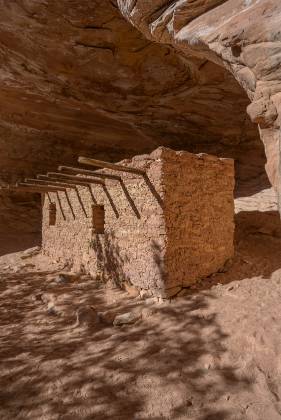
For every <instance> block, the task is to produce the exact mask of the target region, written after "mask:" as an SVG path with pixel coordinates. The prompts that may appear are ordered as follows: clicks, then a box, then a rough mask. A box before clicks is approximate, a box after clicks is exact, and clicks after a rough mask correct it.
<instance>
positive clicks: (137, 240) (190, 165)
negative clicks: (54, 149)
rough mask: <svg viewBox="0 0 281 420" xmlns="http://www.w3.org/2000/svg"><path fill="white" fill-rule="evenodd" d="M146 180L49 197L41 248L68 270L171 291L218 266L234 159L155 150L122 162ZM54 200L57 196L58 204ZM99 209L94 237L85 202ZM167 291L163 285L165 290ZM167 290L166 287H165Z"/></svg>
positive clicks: (229, 242)
mask: <svg viewBox="0 0 281 420" xmlns="http://www.w3.org/2000/svg"><path fill="white" fill-rule="evenodd" d="M122 163H123V164H128V165H131V166H134V167H139V168H143V169H145V170H146V174H147V177H143V176H140V175H136V174H130V173H122V180H123V183H122V184H121V183H120V182H119V181H115V180H114V181H113V180H108V181H106V189H103V187H102V186H100V185H95V186H92V187H91V191H92V193H90V191H89V190H88V188H87V187H78V191H79V199H78V196H77V193H76V192H75V191H74V190H68V191H67V195H68V199H69V202H70V203H71V207H70V205H69V203H68V201H67V199H66V196H65V194H64V193H63V192H60V193H58V195H57V194H50V197H51V199H52V200H53V201H54V202H56V205H57V221H56V226H49V213H48V211H49V203H48V200H47V199H46V200H45V203H44V208H43V252H44V253H45V254H47V255H49V256H51V257H52V258H54V259H56V260H63V261H65V262H70V263H71V264H72V265H73V269H74V270H80V269H81V268H83V269H84V268H85V269H86V271H89V272H91V273H92V274H96V273H97V272H98V273H103V274H105V275H106V276H107V277H110V278H112V279H113V280H114V281H115V282H116V283H122V282H123V281H125V280H127V281H130V282H131V283H132V284H134V285H135V286H137V287H138V288H142V289H150V290H152V291H153V293H154V294H158V295H164V296H166V295H172V294H174V293H176V292H177V291H179V290H180V288H181V287H182V286H187V285H190V284H192V283H194V282H195V281H196V280H198V279H199V278H201V277H203V276H206V275H209V274H211V273H213V272H215V271H217V270H218V269H219V268H221V267H222V266H223V264H224V263H225V261H226V260H227V259H229V258H231V257H232V255H233V231H234V224H233V214H234V209H233V187H234V173H233V161H232V160H229V159H226V160H225V159H219V158H216V157H210V156H208V155H193V154H191V153H188V152H174V151H172V150H170V149H166V148H158V149H156V150H155V151H154V152H153V153H152V154H150V155H141V156H137V157H135V158H133V159H132V160H126V161H123V162H122ZM58 197H59V198H60V200H59V201H58ZM95 202H97V203H98V204H101V205H104V208H105V233H104V234H95V233H94V229H93V226H92V205H93V204H95ZM166 289H168V290H166ZM165 290H166V291H165Z"/></svg>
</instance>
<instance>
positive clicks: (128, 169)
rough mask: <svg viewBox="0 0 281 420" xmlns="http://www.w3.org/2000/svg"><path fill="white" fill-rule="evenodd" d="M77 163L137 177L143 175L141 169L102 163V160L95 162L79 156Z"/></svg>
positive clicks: (95, 160)
mask: <svg viewBox="0 0 281 420" xmlns="http://www.w3.org/2000/svg"><path fill="white" fill-rule="evenodd" d="M78 162H79V163H82V164H84V165H91V166H97V167H98V168H107V169H112V170H114V171H120V172H131V173H134V174H138V175H145V171H144V170H143V169H138V168H132V167H131V166H125V165H118V164H116V163H110V162H104V161H102V160H97V159H90V158H87V157H83V156H80V157H79V158H78Z"/></svg>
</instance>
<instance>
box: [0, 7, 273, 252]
mask: <svg viewBox="0 0 281 420" xmlns="http://www.w3.org/2000/svg"><path fill="white" fill-rule="evenodd" d="M168 3H169V4H168ZM234 3H235V4H234ZM214 6H217V7H216V8H215V9H214ZM0 7H1V16H0V56H1V67H0V80H1V84H0V85H1V86H0V107H1V113H0V151H1V155H0V156H1V157H0V163H1V172H0V179H1V184H6V183H8V182H13V181H16V180H19V179H23V178H24V177H25V176H30V175H31V176H33V175H35V174H36V173H39V172H44V171H46V170H49V169H54V168H55V167H56V166H57V164H59V163H61V162H63V163H66V164H69V163H71V164H73V163H75V162H76V159H77V156H78V155H79V154H86V155H90V156H95V157H97V158H102V159H110V160H116V161H118V160H121V159H122V158H125V157H129V156H132V155H134V154H139V153H141V152H150V151H151V150H153V149H155V148H156V147H157V146H158V145H164V146H170V147H173V148H175V149H187V150H190V151H193V152H207V153H215V154H217V155H219V156H227V157H233V158H235V159H236V162H237V171H236V172H237V180H238V181H239V183H244V182H246V181H248V180H251V179H253V178H255V179H257V180H259V181H258V182H257V183H258V184H259V183H261V182H260V180H261V178H264V164H265V156H264V149H263V146H262V143H261V141H260V136H259V133H258V127H257V124H256V123H259V124H260V127H261V132H262V137H263V139H264V140H265V144H266V152H267V155H268V157H269V158H270V165H269V169H268V173H269V174H270V178H271V179H272V182H275V184H276V181H275V179H276V167H277V164H276V163H274V159H275V161H276V162H277V153H276V144H277V141H278V138H279V132H278V127H279V126H278V124H279V114H278V110H279V102H278V98H279V96H278V94H279V90H278V89H279V82H278V72H280V69H279V68H278V63H279V61H278V59H279V49H278V48H279V43H278V42H279V41H280V39H279V38H280V34H279V35H278V31H277V29H278V25H279V20H278V16H279V11H280V6H279V5H278V4H277V1H275V2H274V1H260V2H257V1H254V2H249V1H248V2H242V1H238V2H237V1H227V2H222V1H219V2H218V1H217V2H216V1H210V2H207V1H196V2H193V3H192V6H190V3H189V2H188V3H187V2H186V1H176V2H170V1H169V2H167V1H161V2H160V1H153V2H144V1H141V0H139V1H137V2H135V1H134V2H130V1H126V0H122V1H121V0H120V1H119V2H118V4H117V2H115V1H110V0H104V1H103V2H100V1H89V0H86V1H83V2H80V1H78V0H71V1H69V0H68V1H66V0H61V1H60V2H52V1H49V0H44V1H43V0H40V1H38V0H15V1H12V2H7V1H4V0H1V1H0ZM119 8H120V9H121V12H122V13H123V14H124V15H125V18H127V19H129V20H130V21H131V23H133V24H134V25H135V26H137V28H134V27H133V26H132V24H131V23H130V22H128V21H126V19H125V18H124V17H123V16H122V15H121V13H120V10H119ZM263 10H265V11H264V12H263ZM260 16H263V19H264V21H265V22H267V23H266V25H264V26H261V25H256V22H257V19H258V18H259V17H260ZM268 25H269V26H268ZM279 26H280V25H279ZM204 28H205V29H204ZM141 32H142V33H143V34H142V33H141ZM237 34H238V35H239V36H238V35H237ZM278 37H279V38H278ZM278 39H279V41H278ZM155 41H156V42H155ZM265 42H266V45H265ZM174 47H176V48H174ZM257 57H259V59H258V60H257ZM268 57H270V60H268ZM266 69H267V70H266ZM229 70H230V71H229ZM235 78H236V79H237V80H238V82H239V83H240V85H239V83H238V82H237V80H235ZM247 94H248V95H247ZM251 101H252V104H250V102H251ZM247 107H248V111H249V112H248V113H249V115H250V116H251V118H252V120H253V121H254V122H255V123H252V122H251V121H250V118H249V117H248V116H247V114H246V108H247ZM0 199H1V204H0V206H1V216H0V232H1V236H2V237H5V236H6V235H7V234H8V232H9V234H10V235H11V240H13V241H14V238H18V237H19V236H20V238H21V240H23V233H24V234H25V235H26V232H28V234H29V233H30V232H31V235H33V234H34V232H37V233H38V232H39V231H40V223H39V220H40V212H39V205H40V199H39V197H37V196H32V198H31V197H30V195H28V196H27V197H24V196H18V195H16V196H15V195H13V196H3V195H1V197H0ZM30 245H32V244H30Z"/></svg>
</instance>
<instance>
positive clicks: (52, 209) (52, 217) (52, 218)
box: [49, 203, 57, 226]
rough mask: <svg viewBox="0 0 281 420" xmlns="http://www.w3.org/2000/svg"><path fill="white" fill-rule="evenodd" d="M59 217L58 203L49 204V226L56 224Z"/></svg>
mask: <svg viewBox="0 0 281 420" xmlns="http://www.w3.org/2000/svg"><path fill="white" fill-rule="evenodd" d="M56 219H57V208H56V203H50V204H49V226H54V225H55V224H56Z"/></svg>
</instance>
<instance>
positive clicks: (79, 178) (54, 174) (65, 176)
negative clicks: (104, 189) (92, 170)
mask: <svg viewBox="0 0 281 420" xmlns="http://www.w3.org/2000/svg"><path fill="white" fill-rule="evenodd" d="M47 175H48V177H55V178H58V179H60V180H61V181H62V180H63V181H62V182H64V181H65V180H69V181H73V184H75V183H78V184H79V182H83V183H85V184H98V185H105V182H104V181H103V180H101V179H96V178H88V177H87V178H84V177H82V176H76V175H68V174H61V173H58V172H48V174H47Z"/></svg>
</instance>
